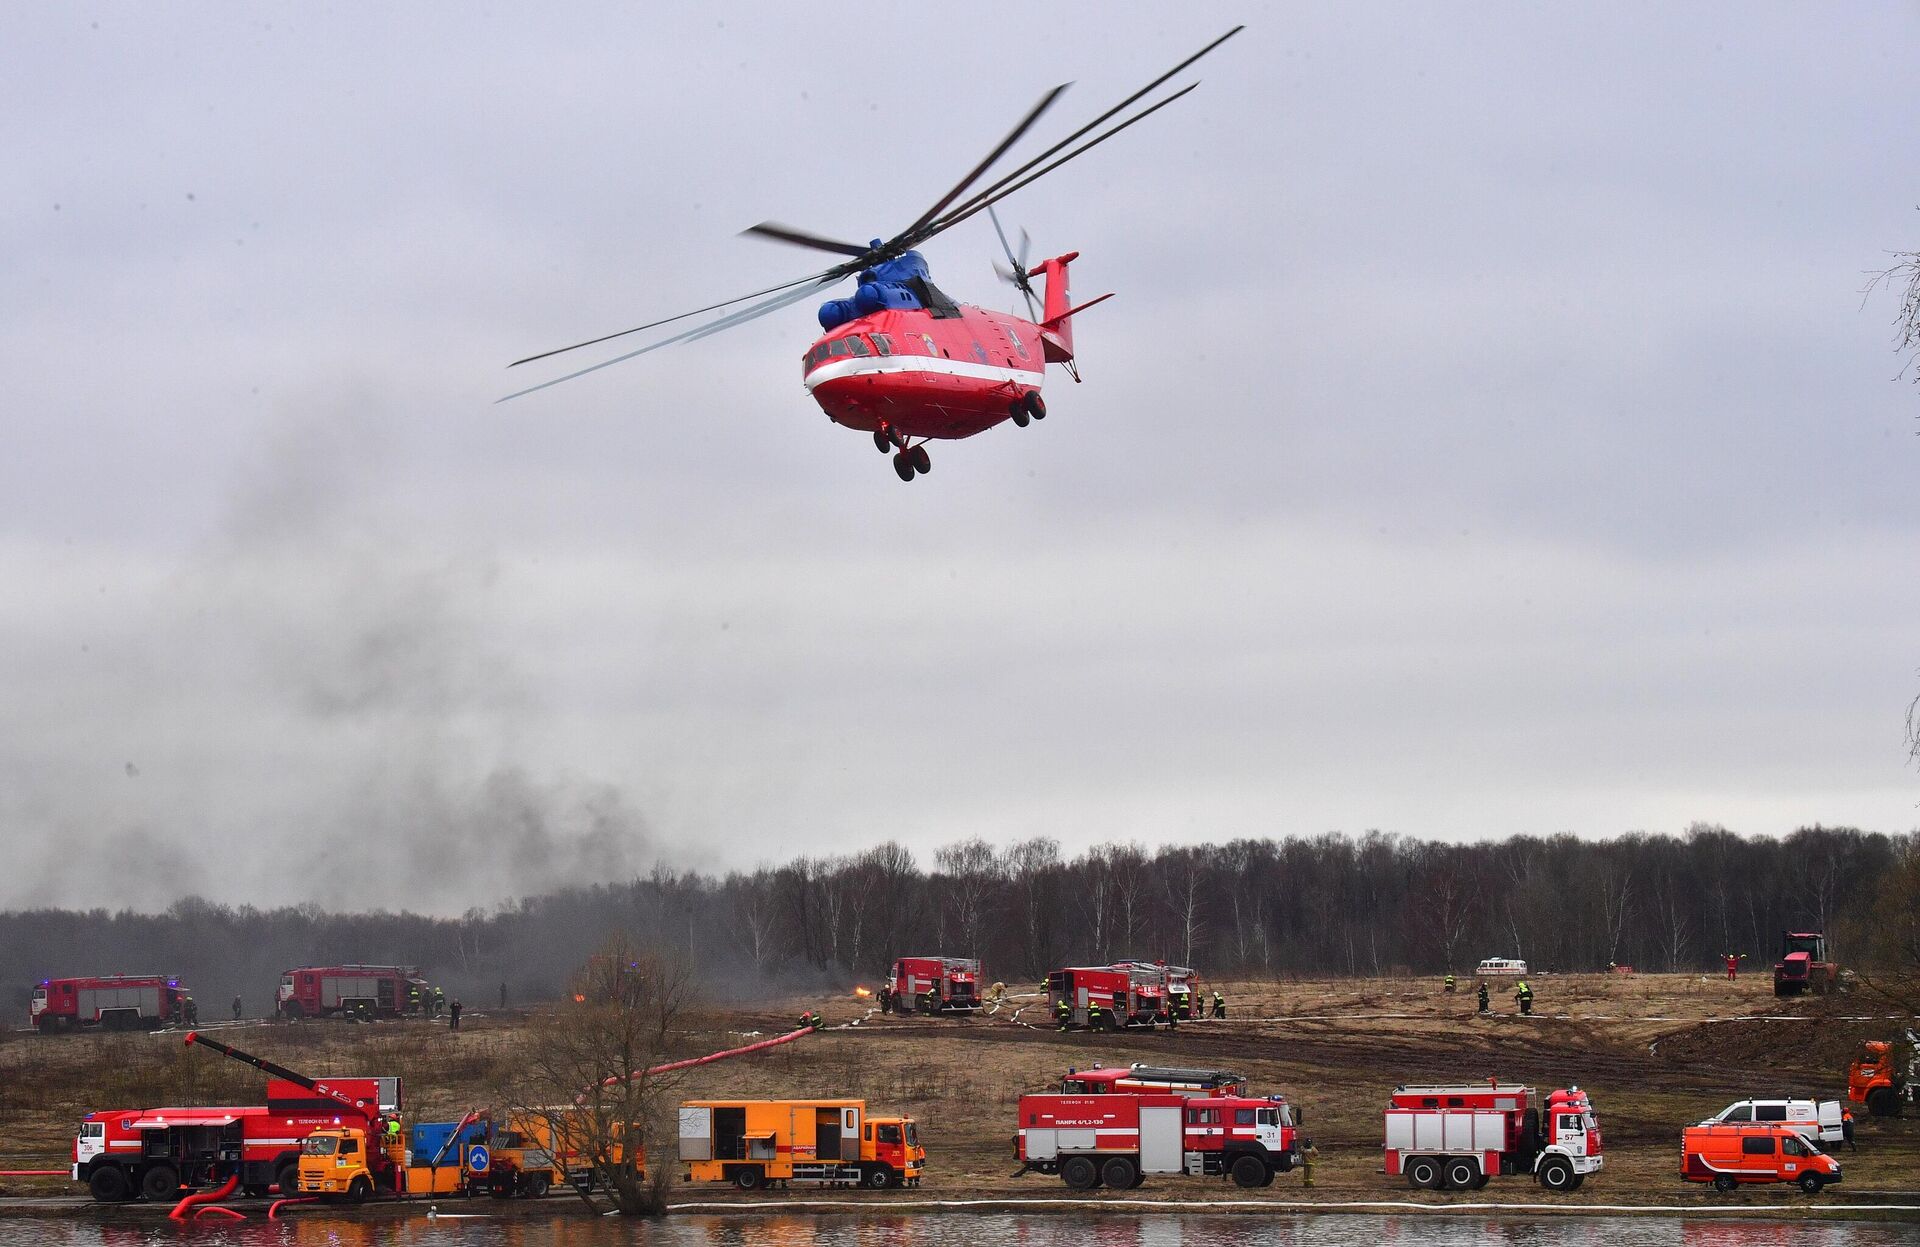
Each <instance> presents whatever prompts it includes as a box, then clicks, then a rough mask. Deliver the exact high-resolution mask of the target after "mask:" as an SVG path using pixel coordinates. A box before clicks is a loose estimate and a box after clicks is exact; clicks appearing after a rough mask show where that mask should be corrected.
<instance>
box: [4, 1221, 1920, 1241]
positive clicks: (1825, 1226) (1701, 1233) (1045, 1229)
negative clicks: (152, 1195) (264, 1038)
mask: <svg viewBox="0 0 1920 1247" xmlns="http://www.w3.org/2000/svg"><path fill="white" fill-rule="evenodd" d="M188 1240H190V1241H191V1243H192V1244H193V1247H375V1244H389V1243H397V1244H405V1245H409V1247H411V1245H418V1247H607V1245H609V1244H625V1243H635V1244H642V1245H644V1247H957V1245H963V1247H1400V1245H1402V1244H1404V1245H1405V1247H1414V1245H1415V1244H1418V1245H1419V1247H1468V1245H1473V1247H1480V1245H1482V1244H1512V1245H1513V1247H1522V1245H1524V1247H1789V1244H1791V1245H1792V1247H1920V1225H1915V1224H1902V1223H1880V1222H1863V1221H1826V1222H1789V1221H1735V1220H1728V1219H1724V1218H1705V1217H1701V1218H1692V1219H1686V1218H1679V1217H1550V1218H1545V1219H1540V1220H1522V1219H1493V1218H1488V1219H1481V1218H1470V1217H1463V1216H1356V1215H1353V1214H1347V1213H1340V1214H1324V1215H1289V1216H1270V1215H1260V1216H1237V1217H1236V1216H1180V1215H1150V1216H1138V1217H1136V1216H1116V1215H1110V1214H1102V1213H1057V1214H1046V1215H1022V1214H1014V1213H995V1214H982V1215H969V1214H959V1213H899V1214H893V1215H876V1216H859V1217H846V1216H802V1215H792V1216H789V1215H784V1214H782V1215H773V1216H738V1217H726V1216H697V1217H696V1216H682V1217H674V1218H672V1219H670V1220H668V1221H666V1222H660V1223H652V1222H628V1221H620V1220H617V1219H615V1218H598V1219H593V1218H585V1217H554V1218H551V1219H549V1218H545V1217H535V1218H531V1219H522V1218H513V1219H496V1218H494V1217H489V1216H474V1217H442V1218H440V1219H438V1220H433V1221H429V1220H426V1219H425V1218H424V1217H411V1218H408V1219H405V1220H392V1219H388V1218H385V1217H378V1218H368V1219H365V1220H359V1219H351V1218H333V1217H317V1216H305V1217H295V1218H292V1219H289V1220H286V1221H274V1222H267V1221H262V1220H259V1219H258V1217H257V1215H256V1218H255V1219H254V1220H252V1221H248V1222H245V1223H225V1224H219V1225H210V1224H208V1223H207V1222H205V1221H202V1222H200V1223H198V1224H196V1225H193V1226H190V1227H185V1226H178V1225H175V1224H173V1223H172V1222H168V1221H161V1222H159V1223H158V1224H149V1223H140V1224H130V1225H94V1224H90V1223H85V1222H79V1221H66V1220H4V1221H0V1247H29V1245H31V1247H42V1245H46V1247H144V1245H145V1244H149V1243H165V1244H169V1245H170V1247H177V1245H179V1244H182V1243H183V1242H184V1241H188Z"/></svg>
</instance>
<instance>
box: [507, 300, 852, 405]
mask: <svg viewBox="0 0 1920 1247" xmlns="http://www.w3.org/2000/svg"><path fill="white" fill-rule="evenodd" d="M839 280H840V275H839V274H837V273H836V274H831V275H828V274H820V275H818V276H816V277H812V278H803V279H802V281H803V282H805V283H806V284H804V285H799V286H798V288H797V289H785V288H782V292H781V293H779V294H777V295H775V296H774V297H773V298H771V299H767V300H764V301H763V302H760V303H756V304H754V305H753V306H752V307H745V308H741V309H740V310H739V311H737V312H729V313H728V314H727V315H725V316H722V317H720V318H718V319H716V320H713V321H710V322H708V323H707V324H704V325H696V326H694V327H693V328H692V329H687V330H683V331H682V332H680V333H676V334H674V335H673V336H672V337H670V338H662V339H660V341H658V342H649V343H647V344H646V345H645V346H643V347H640V348H638V349H637V350H632V351H628V352H627V353H626V354H624V355H616V356H614V357H613V358H612V359H607V360H602V361H601V362H599V363H597V364H591V365H589V366H588V367H585V368H581V369H578V370H576V371H574V372H570V373H567V374H566V375H565V376H560V377H555V378H553V379H552V380H551V381H542V382H541V383H540V384H539V385H530V386H528V387H527V388H526V389H524V390H515V391H514V392H513V393H511V394H506V395H502V396H501V397H499V398H496V399H494V400H493V401H494V403H495V404H499V403H504V402H507V401H508V400H510V399H515V398H519V397H521V396H522V395H526V394H532V393H533V392H535V391H536V390H544V389H547V388H548V387H549V386H555V385H559V384H560V383H561V382H562V381H572V380H573V379H575V378H576V377H584V376H586V375H587V374H588V373H590V372H599V371H600V370H601V369H602V368H611V367H612V366H613V365H615V364H618V363H624V362H625V361H627V360H629V359H632V358H634V357H635V356H637V355H646V354H648V353H649V352H652V351H657V350H659V349H660V348H661V347H663V346H672V345H673V344H674V343H676V342H692V341H694V340H696V339H699V338H705V337H709V336H711V335H713V334H716V333H719V332H721V331H722V330H725V329H731V328H733V327H734V326H735V325H741V324H745V323H746V322H747V321H750V320H754V319H756V318H758V317H761V316H765V315H766V314H767V313H769V312H777V311H779V310H780V309H781V308H783V307H786V306H787V305H788V304H791V303H798V302H799V301H800V300H802V299H805V298H807V297H809V296H811V295H813V294H814V293H816V292H818V291H820V290H824V289H826V288H827V287H828V286H831V285H833V284H834V283H835V282H837V281H839ZM788 284H789V285H794V284H795V283H788ZM761 293H763V294H764V293H766V292H765V291H762V292H761ZM742 297H743V298H748V299H751V298H753V297H754V296H752V295H744V296H742ZM731 302H733V303H738V302H740V300H739V299H734V300H731ZM716 306H725V304H717V305H716ZM706 310H709V311H711V310H712V309H711V308H709V309H706ZM698 314H699V313H697V312H689V313H686V315H688V316H694V315H698ZM674 319H675V320H682V319H685V317H684V316H677V317H674ZM660 323H663V324H664V323H666V322H660ZM629 332H631V330H629ZM603 340H604V339H603ZM583 345H584V344H583ZM566 349H569V350H571V349H572V348H570V347H569V348H566ZM535 358H539V357H538V356H536V357H535Z"/></svg>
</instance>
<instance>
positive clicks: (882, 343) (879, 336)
mask: <svg viewBox="0 0 1920 1247" xmlns="http://www.w3.org/2000/svg"><path fill="white" fill-rule="evenodd" d="M873 349H874V350H875V351H877V352H879V353H880V354H882V355H891V354H893V339H891V338H889V337H887V335H886V334H884V333H876V334H874V335H873Z"/></svg>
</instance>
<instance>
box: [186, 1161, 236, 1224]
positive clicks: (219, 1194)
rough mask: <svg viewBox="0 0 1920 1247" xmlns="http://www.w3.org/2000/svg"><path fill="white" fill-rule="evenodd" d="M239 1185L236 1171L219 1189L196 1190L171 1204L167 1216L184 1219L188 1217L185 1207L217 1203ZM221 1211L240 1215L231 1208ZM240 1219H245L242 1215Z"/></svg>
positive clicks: (196, 1214)
mask: <svg viewBox="0 0 1920 1247" xmlns="http://www.w3.org/2000/svg"><path fill="white" fill-rule="evenodd" d="M239 1185H240V1175H239V1174H237V1173H236V1174H234V1175H233V1176H232V1177H230V1178H228V1179H227V1180H226V1182H225V1183H224V1184H222V1185H221V1187H220V1189H219V1190H217V1191H196V1192H194V1193H193V1194H192V1195H189V1196H187V1197H186V1198H185V1199H183V1200H181V1201H180V1202H179V1203H177V1204H175V1205H174V1206H173V1211H172V1212H170V1213H168V1214H167V1216H169V1217H171V1218H172V1219H173V1220H175V1221H185V1220H187V1219H188V1218H187V1209H189V1208H192V1207H194V1206H196V1205H199V1204H217V1203H219V1202H220V1201H221V1200H223V1199H225V1198H226V1197H227V1196H229V1195H231V1194H233V1193H234V1191H235V1190H236V1189H237V1188H238V1187H239ZM201 1211H202V1212H204V1211H206V1210H205V1209H201ZM223 1211H226V1212H227V1213H228V1214H229V1215H231V1216H236V1217H239V1216H240V1214H239V1213H237V1212H233V1211H232V1210H231V1209H225V1210H223ZM194 1215H195V1216H198V1215H199V1213H195V1214H194ZM241 1219H242V1220H245V1218H244V1217H242V1218H241Z"/></svg>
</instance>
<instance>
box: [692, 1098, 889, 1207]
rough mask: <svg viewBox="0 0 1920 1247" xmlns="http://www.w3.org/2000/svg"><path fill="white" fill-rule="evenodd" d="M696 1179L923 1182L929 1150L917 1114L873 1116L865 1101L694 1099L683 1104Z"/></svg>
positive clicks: (752, 1184) (749, 1183) (754, 1184)
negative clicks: (923, 1142) (916, 1122)
mask: <svg viewBox="0 0 1920 1247" xmlns="http://www.w3.org/2000/svg"><path fill="white" fill-rule="evenodd" d="M680 1159H681V1160H682V1161H683V1162H685V1164H686V1166H687V1181H689V1182H731V1183H733V1184H734V1185H735V1186H737V1187H739V1188H740V1189H741V1190H743V1191H752V1190H758V1189H759V1188H761V1187H763V1186H766V1185H767V1184H768V1183H772V1182H778V1183H781V1184H783V1185H784V1184H787V1183H791V1182H801V1183H809V1184H815V1185H821V1186H856V1185H857V1186H864V1187H869V1188H872V1189H874V1190H880V1189H883V1188H885V1187H890V1186H918V1185H919V1184H920V1170H921V1168H922V1166H924V1165H925V1164H926V1160H927V1151H926V1149H925V1148H923V1147H921V1146H920V1136H919V1133H918V1132H917V1131H916V1129H915V1128H914V1121H913V1118H911V1117H874V1116H871V1115H869V1114H868V1112H867V1103H866V1101H865V1100H689V1101H687V1102H686V1103H684V1104H682V1105H681V1106H680Z"/></svg>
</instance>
